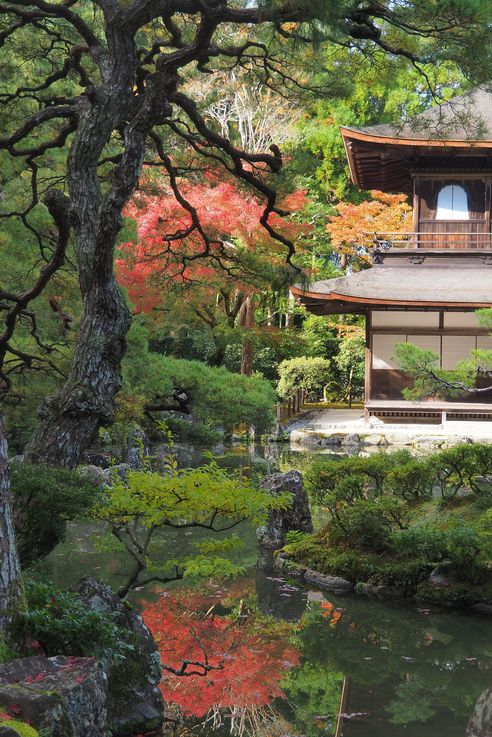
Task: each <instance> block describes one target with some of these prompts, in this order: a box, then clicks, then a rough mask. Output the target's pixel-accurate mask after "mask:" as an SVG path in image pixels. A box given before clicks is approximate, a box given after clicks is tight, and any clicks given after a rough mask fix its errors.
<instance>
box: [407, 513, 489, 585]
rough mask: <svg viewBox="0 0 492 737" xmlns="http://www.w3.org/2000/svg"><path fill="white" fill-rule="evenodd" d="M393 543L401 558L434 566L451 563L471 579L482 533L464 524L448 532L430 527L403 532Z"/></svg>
mask: <svg viewBox="0 0 492 737" xmlns="http://www.w3.org/2000/svg"><path fill="white" fill-rule="evenodd" d="M392 543H393V547H394V550H395V554H396V555H397V556H398V557H401V558H409V559H411V558H415V557H419V558H423V559H425V560H427V561H429V562H431V563H438V562H440V561H442V560H449V561H451V563H453V564H454V566H455V567H456V568H457V569H458V571H463V572H465V573H467V574H468V575H470V573H471V570H472V568H473V567H474V566H475V563H476V561H477V558H478V556H479V554H480V538H479V536H478V533H477V531H476V530H475V529H474V528H473V527H470V526H469V525H466V524H465V523H464V522H458V523H456V524H455V525H453V527H450V528H448V529H444V530H443V529H438V528H436V527H432V526H427V525H422V526H420V525H418V526H415V527H410V528H409V529H407V530H399V531H398V532H395V533H393V536H392Z"/></svg>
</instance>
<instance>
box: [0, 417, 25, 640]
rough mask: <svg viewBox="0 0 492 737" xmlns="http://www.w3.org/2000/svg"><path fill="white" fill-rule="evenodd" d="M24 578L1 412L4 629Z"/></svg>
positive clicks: (0, 627)
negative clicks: (16, 541) (14, 519)
mask: <svg viewBox="0 0 492 737" xmlns="http://www.w3.org/2000/svg"><path fill="white" fill-rule="evenodd" d="M22 598H23V592H22V579H21V575H20V563H19V557H18V555H17V548H16V545H15V533H14V525H13V521H12V508H11V499H10V482H9V467H8V455H7V436H6V433H5V425H4V422H3V416H2V414H1V412H0V632H4V631H5V629H6V628H7V626H8V624H9V622H10V620H11V619H12V615H13V614H14V613H15V612H16V610H17V609H18V608H19V606H20V604H21V603H22Z"/></svg>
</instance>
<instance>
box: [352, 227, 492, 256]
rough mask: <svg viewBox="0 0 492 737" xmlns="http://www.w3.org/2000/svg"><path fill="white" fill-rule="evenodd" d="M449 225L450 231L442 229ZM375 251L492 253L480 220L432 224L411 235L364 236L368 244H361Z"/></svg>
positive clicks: (490, 238)
mask: <svg viewBox="0 0 492 737" xmlns="http://www.w3.org/2000/svg"><path fill="white" fill-rule="evenodd" d="M444 225H447V226H450V225H452V229H451V228H450V227H449V228H444V227H443V226H444ZM363 245H364V246H366V247H369V248H371V249H374V247H376V249H377V250H378V251H388V250H392V249H398V248H425V249H438V250H454V251H488V250H492V233H490V232H487V231H486V230H485V229H484V228H483V223H481V222H480V221H476V222H474V221H469V220H467V221H459V220H456V221H454V222H453V223H452V224H451V223H442V222H436V221H432V222H429V223H427V224H425V228H424V229H423V230H419V231H415V232H413V233H367V243H364V244H363Z"/></svg>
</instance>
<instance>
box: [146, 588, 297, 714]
mask: <svg viewBox="0 0 492 737" xmlns="http://www.w3.org/2000/svg"><path fill="white" fill-rule="evenodd" d="M196 605H197V602H196V601H195V600H193V602H191V601H190V598H189V597H187V599H186V607H187V608H188V609H189V608H190V607H193V608H194V609H195V610H196V608H197V606H196ZM143 616H144V620H145V622H146V624H147V625H148V627H149V628H150V630H151V632H152V634H153V635H154V637H155V639H156V641H157V643H158V646H159V652H160V655H161V659H162V663H163V665H164V666H166V665H167V666H170V667H172V668H173V669H174V670H178V671H179V670H180V669H181V668H182V665H183V662H184V661H195V662H197V663H204V662H205V661H206V660H207V659H208V664H209V666H211V670H209V671H208V672H207V673H206V674H205V675H204V668H202V667H199V666H196V665H195V666H194V665H190V666H188V667H187V669H186V671H185V672H188V673H194V674H193V675H187V676H186V675H182V676H176V675H174V674H171V673H168V674H166V673H164V677H163V680H162V683H161V691H162V694H163V696H164V698H165V700H166V701H167V702H168V703H169V702H173V703H175V704H177V705H178V706H179V707H180V710H181V712H182V713H183V715H185V716H195V717H204V716H205V715H207V714H208V713H209V712H210V711H211V710H213V709H225V710H227V709H229V710H235V711H237V710H238V709H245V708H250V707H253V706H260V707H262V706H267V705H268V704H269V703H270V702H271V701H272V700H273V699H274V698H276V697H283V696H284V694H283V691H282V689H281V687H280V681H281V679H282V676H283V675H284V673H285V671H286V670H287V669H288V668H290V667H293V666H294V665H297V664H298V663H299V655H298V652H297V650H296V649H295V648H294V647H292V646H290V645H286V644H285V643H284V642H278V641H277V642H273V641H271V640H269V639H266V638H264V637H261V636H260V635H258V634H257V633H254V632H252V631H251V627H250V626H248V624H242V625H240V624H237V623H236V622H235V621H234V620H233V619H231V618H230V617H217V616H204V615H203V614H197V613H196V612H190V611H187V610H186V609H185V603H184V602H183V603H181V602H180V601H179V599H177V598H175V597H171V596H168V597H165V598H163V599H161V600H160V601H159V602H157V603H155V604H151V605H150V606H149V607H148V608H147V609H146V610H145V612H144V614H143Z"/></svg>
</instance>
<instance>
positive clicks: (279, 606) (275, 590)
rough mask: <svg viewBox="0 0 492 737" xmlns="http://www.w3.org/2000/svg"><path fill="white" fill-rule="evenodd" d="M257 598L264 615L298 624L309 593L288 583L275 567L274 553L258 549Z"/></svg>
mask: <svg viewBox="0 0 492 737" xmlns="http://www.w3.org/2000/svg"><path fill="white" fill-rule="evenodd" d="M256 596H257V598H258V606H259V608H260V611H262V612H263V614H269V615H271V616H273V617H275V618H276V619H283V620H285V621H286V622H296V621H297V620H298V619H300V617H301V616H302V615H303V614H304V611H305V609H306V605H307V597H308V592H307V591H306V589H301V588H299V587H298V586H295V585H294V584H290V583H288V582H287V581H286V580H285V579H284V578H282V577H281V576H280V575H279V573H278V571H276V570H275V568H274V567H273V552H272V551H271V550H266V549H265V548H261V547H259V548H258V559H257V564H256Z"/></svg>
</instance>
